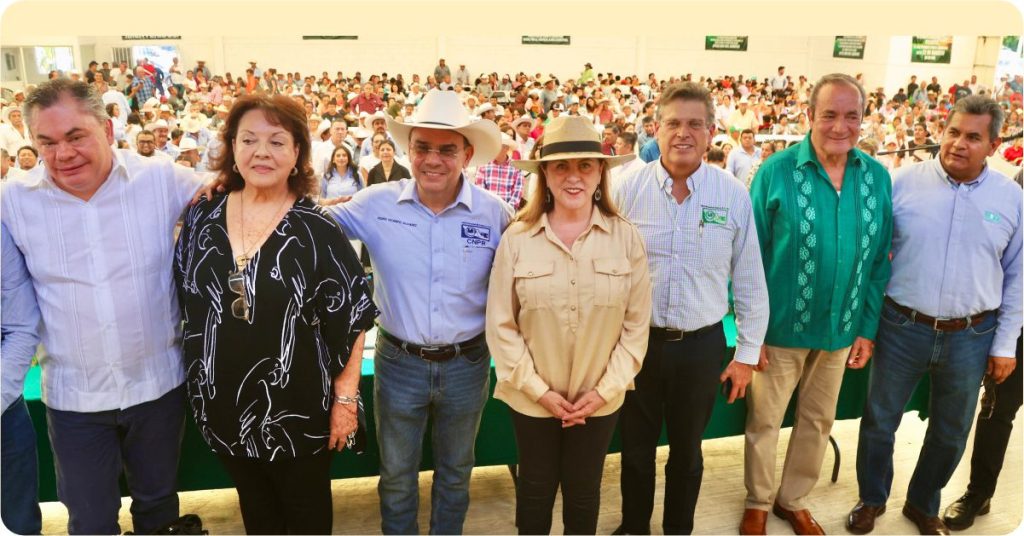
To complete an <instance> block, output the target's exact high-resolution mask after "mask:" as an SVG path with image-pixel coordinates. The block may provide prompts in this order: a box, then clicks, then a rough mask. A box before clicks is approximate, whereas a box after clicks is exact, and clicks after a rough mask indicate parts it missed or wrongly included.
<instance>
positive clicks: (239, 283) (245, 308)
mask: <svg viewBox="0 0 1024 536" xmlns="http://www.w3.org/2000/svg"><path fill="white" fill-rule="evenodd" d="M228 289H230V290H231V292H234V293H235V294H238V297H237V298H235V301H233V302H231V316H234V317H235V318H237V319H239V320H245V321H246V322H248V321H249V298H247V297H246V295H245V275H244V274H243V273H242V269H241V268H239V269H237V270H235V271H234V272H231V273H230V274H228Z"/></svg>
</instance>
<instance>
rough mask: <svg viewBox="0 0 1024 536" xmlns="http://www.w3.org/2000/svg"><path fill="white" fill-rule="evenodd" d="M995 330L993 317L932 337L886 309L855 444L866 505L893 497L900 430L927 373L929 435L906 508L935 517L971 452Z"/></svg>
mask: <svg viewBox="0 0 1024 536" xmlns="http://www.w3.org/2000/svg"><path fill="white" fill-rule="evenodd" d="M995 329H996V319H995V315H991V316H990V317H989V318H987V319H986V320H984V321H982V322H981V323H980V324H978V325H977V326H974V327H970V328H967V329H965V330H963V331H956V332H941V331H935V330H933V329H932V328H931V327H929V326H926V325H924V324H918V323H916V322H912V321H911V320H910V318H908V317H907V316H906V315H903V314H902V313H900V312H899V311H897V310H896V309H895V308H893V307H892V306H891V305H889V304H888V303H887V304H885V306H884V308H883V309H882V319H881V321H880V322H879V326H878V337H877V339H876V342H875V358H874V363H873V364H872V366H871V373H870V380H869V383H868V396H867V401H866V402H865V404H864V418H863V420H862V421H861V425H860V439H859V442H858V445H857V483H858V484H859V487H860V499H861V500H862V501H864V503H865V504H868V505H871V506H881V505H883V504H885V502H886V500H887V499H888V498H889V491H890V490H891V488H892V477H893V466H892V452H893V442H894V438H895V434H896V429H897V428H898V427H899V425H900V419H901V418H902V416H903V408H904V407H906V405H907V402H908V401H909V400H910V396H911V394H913V391H914V388H915V387H916V386H917V382H918V381H919V380H920V379H921V378H922V377H923V376H924V375H925V373H927V374H929V375H930V378H931V401H930V402H929V406H928V412H929V420H928V430H927V432H926V433H925V437H924V445H923V446H922V447H921V454H920V456H919V457H918V459H917V467H916V468H915V469H914V475H913V477H912V478H911V480H910V488H909V490H908V491H907V502H908V503H909V504H910V505H911V506H913V507H914V508H916V509H918V510H919V511H921V512H924V513H925V514H927V515H929V516H936V515H938V512H939V502H940V493H941V491H942V488H943V487H945V485H946V483H947V482H949V477H950V476H951V475H952V474H953V470H954V469H956V466H957V464H958V463H960V458H961V456H963V453H964V449H965V447H966V445H967V436H968V434H969V433H970V431H971V423H972V422H973V421H974V410H975V408H976V406H977V403H978V391H979V386H980V384H981V379H982V377H983V376H984V374H985V368H986V366H987V363H988V352H989V349H990V347H991V346H992V338H993V336H994V335H995Z"/></svg>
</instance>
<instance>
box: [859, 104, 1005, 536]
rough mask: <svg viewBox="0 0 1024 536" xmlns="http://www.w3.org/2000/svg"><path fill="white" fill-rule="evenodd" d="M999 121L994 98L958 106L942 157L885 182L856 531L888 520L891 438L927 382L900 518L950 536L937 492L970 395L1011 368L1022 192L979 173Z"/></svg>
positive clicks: (971, 402) (961, 434)
mask: <svg viewBox="0 0 1024 536" xmlns="http://www.w3.org/2000/svg"><path fill="white" fill-rule="evenodd" d="M1002 122H1003V113H1002V110H1001V109H1000V107H999V105H998V104H996V103H995V101H993V100H991V99H989V98H987V97H981V96H971V97H966V98H963V99H960V100H958V101H957V102H956V105H955V106H954V107H953V110H952V112H951V113H950V116H949V119H948V121H947V126H946V130H945V131H944V132H943V135H942V141H941V149H940V150H939V158H938V159H937V160H929V161H926V162H921V163H918V164H914V165H912V166H909V167H905V168H901V169H900V170H899V172H898V173H897V174H896V176H895V177H894V180H893V188H892V196H893V244H892V277H891V279H890V280H889V285H888V287H887V288H886V294H887V298H886V303H885V306H884V308H883V310H882V320H881V322H880V323H879V327H878V335H877V339H876V350H875V364H874V367H873V368H872V369H871V379H870V384H869V387H868V399H867V401H866V403H865V407H864V418H863V420H862V421H861V428H860V440H859V442H858V446H857V481H858V484H859V487H860V501H861V502H859V503H858V504H857V506H856V507H855V508H854V509H853V511H852V512H851V513H850V517H849V519H848V521H847V525H848V527H849V528H850V529H851V530H852V531H854V532H857V533H859V534H862V533H864V532H868V531H870V530H871V529H872V528H873V527H874V518H875V517H877V516H878V515H881V514H882V513H883V512H884V511H885V502H886V500H887V499H888V497H889V492H890V487H891V485H892V474H893V464H892V453H893V442H894V436H895V432H896V429H897V427H898V426H899V422H900V416H901V415H902V413H903V408H904V406H905V405H906V403H907V401H908V400H909V399H910V396H911V393H912V392H913V390H914V388H915V386H916V385H917V383H918V381H919V380H920V379H921V378H922V377H923V376H924V375H925V374H929V375H930V382H931V393H932V401H931V406H930V409H931V415H930V416H929V420H928V432H927V433H926V435H925V438H924V446H923V447H922V448H921V456H920V458H919V459H918V463H917V467H916V468H915V469H914V475H913V477H912V478H911V480H910V487H909V490H908V491H907V501H906V504H905V505H904V506H903V515H904V516H906V517H908V518H909V519H910V520H911V521H913V522H914V523H915V524H916V525H917V527H918V528H919V529H920V531H921V533H922V534H948V529H947V528H946V526H945V525H944V524H943V522H942V520H941V519H939V517H938V508H939V500H940V492H941V491H942V488H943V487H944V486H945V485H946V483H947V482H948V481H949V478H950V476H951V475H952V474H953V470H954V469H956V466H957V464H958V463H959V462H960V457H961V456H962V455H963V452H964V449H965V446H966V442H967V436H968V433H969V432H970V430H971V424H972V421H973V416H974V408H975V405H976V404H977V402H978V386H979V384H980V383H981V380H982V377H983V376H985V375H988V376H990V377H991V378H992V379H993V380H994V381H995V382H996V383H1000V382H1002V381H1003V380H1004V379H1006V377H1007V376H1009V375H1010V372H1012V371H1013V369H1014V367H1015V366H1017V363H1016V358H1015V354H1016V340H1017V335H1018V334H1019V333H1020V330H1021V324H1022V312H1021V305H1022V304H1021V302H1022V299H1024V298H1022V290H1021V220H1022V200H1021V192H1020V188H1019V187H1018V186H1017V185H1016V184H1014V183H1013V182H1012V181H1011V180H1010V179H1008V178H1007V177H1005V176H1003V175H1002V174H1000V173H998V172H997V171H995V170H993V169H991V168H990V167H988V166H987V165H986V158H987V157H989V156H992V154H993V153H994V152H995V150H996V149H997V148H998V147H999V129H1000V127H1001V126H1002ZM943 531H945V532H943Z"/></svg>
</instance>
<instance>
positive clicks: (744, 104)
mask: <svg viewBox="0 0 1024 536" xmlns="http://www.w3.org/2000/svg"><path fill="white" fill-rule="evenodd" d="M758 126H759V125H758V123H757V116H756V115H754V110H751V109H750V101H749V100H748V98H747V97H743V98H741V99H740V101H739V104H738V106H737V107H736V109H735V110H734V111H733V112H732V115H731V116H730V117H729V133H730V135H732V136H734V137H735V136H736V135H737V134H738V133H740V132H742V131H744V130H747V129H750V130H752V131H753V132H754V134H757V127H758Z"/></svg>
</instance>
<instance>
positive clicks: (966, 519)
mask: <svg viewBox="0 0 1024 536" xmlns="http://www.w3.org/2000/svg"><path fill="white" fill-rule="evenodd" d="M991 507H992V499H990V498H986V497H982V496H980V495H977V494H975V493H971V492H970V491H968V492H967V493H964V495H963V497H960V498H959V499H957V500H956V502H954V503H953V504H951V505H949V507H948V508H946V512H945V513H944V514H942V521H944V522H945V523H946V526H947V527H949V528H950V529H952V530H964V529H966V528H969V527H970V526H971V525H973V524H974V518H975V517H977V516H983V515H985V514H987V513H988V512H989V510H990V509H991Z"/></svg>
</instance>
